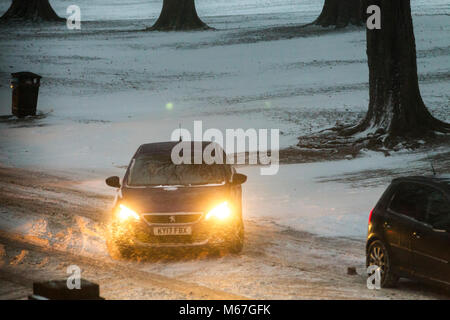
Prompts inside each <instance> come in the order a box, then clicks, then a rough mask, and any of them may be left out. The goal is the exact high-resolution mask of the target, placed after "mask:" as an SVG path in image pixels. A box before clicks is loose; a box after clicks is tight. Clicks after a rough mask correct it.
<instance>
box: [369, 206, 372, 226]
mask: <svg viewBox="0 0 450 320" xmlns="http://www.w3.org/2000/svg"><path fill="white" fill-rule="evenodd" d="M372 214H373V209H372V210H370V213H369V223H371V222H372Z"/></svg>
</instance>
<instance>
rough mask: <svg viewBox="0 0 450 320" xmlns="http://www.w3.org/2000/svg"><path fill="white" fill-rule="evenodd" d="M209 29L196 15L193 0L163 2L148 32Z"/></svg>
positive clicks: (165, 0) (166, 0) (167, 0)
mask: <svg viewBox="0 0 450 320" xmlns="http://www.w3.org/2000/svg"><path fill="white" fill-rule="evenodd" d="M199 29H209V27H208V26H207V25H206V24H205V23H204V22H203V21H202V20H200V18H199V17H198V15H197V10H196V9H195V0H164V2H163V7H162V10H161V14H160V16H159V18H158V20H157V21H156V23H155V24H154V25H153V26H152V27H151V28H149V30H160V31H177V30H199Z"/></svg>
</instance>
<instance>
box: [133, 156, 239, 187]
mask: <svg viewBox="0 0 450 320" xmlns="http://www.w3.org/2000/svg"><path fill="white" fill-rule="evenodd" d="M230 175H231V169H230V167H229V166H228V165H219V164H212V165H207V164H180V165H175V164H173V163H172V162H171V160H170V158H167V157H165V156H161V155H151V156H148V155H146V156H141V157H138V158H136V159H135V160H134V161H133V163H132V165H131V168H130V172H129V175H128V180H127V184H128V185H129V186H161V185H163V186H167V185H169V186H173V185H206V184H222V183H224V182H225V181H226V180H227V179H229V177H230Z"/></svg>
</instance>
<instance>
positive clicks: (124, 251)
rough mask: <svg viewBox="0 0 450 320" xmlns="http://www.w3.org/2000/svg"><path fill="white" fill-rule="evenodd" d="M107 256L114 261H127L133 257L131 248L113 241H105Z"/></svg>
mask: <svg viewBox="0 0 450 320" xmlns="http://www.w3.org/2000/svg"><path fill="white" fill-rule="evenodd" d="M106 247H107V248H108V253H109V256H110V257H111V258H112V259H114V260H129V259H131V258H132V257H133V256H134V250H133V248H132V247H130V246H127V245H125V244H123V243H120V242H117V241H115V240H114V239H107V240H106Z"/></svg>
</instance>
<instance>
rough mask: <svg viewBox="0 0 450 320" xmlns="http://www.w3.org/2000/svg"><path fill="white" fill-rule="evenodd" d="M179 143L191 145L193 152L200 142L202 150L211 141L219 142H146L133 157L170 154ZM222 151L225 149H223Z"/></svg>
mask: <svg viewBox="0 0 450 320" xmlns="http://www.w3.org/2000/svg"><path fill="white" fill-rule="evenodd" d="M179 143H182V144H186V146H188V145H190V146H191V150H193V152H194V151H195V146H196V145H197V144H198V143H201V146H202V152H203V150H205V148H206V147H207V146H208V145H210V144H211V143H213V144H217V143H215V142H211V141H168V142H156V143H146V144H143V145H141V146H140V147H139V148H138V150H137V151H136V153H135V155H134V157H133V158H136V157H137V156H142V155H150V154H170V153H171V152H172V149H173V147H175V146H176V145H177V144H179ZM217 145H218V144H217ZM218 147H219V148H220V149H222V147H221V146H220V145H218ZM222 151H223V149H222ZM223 152H224V155H225V156H226V154H225V151H223Z"/></svg>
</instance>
